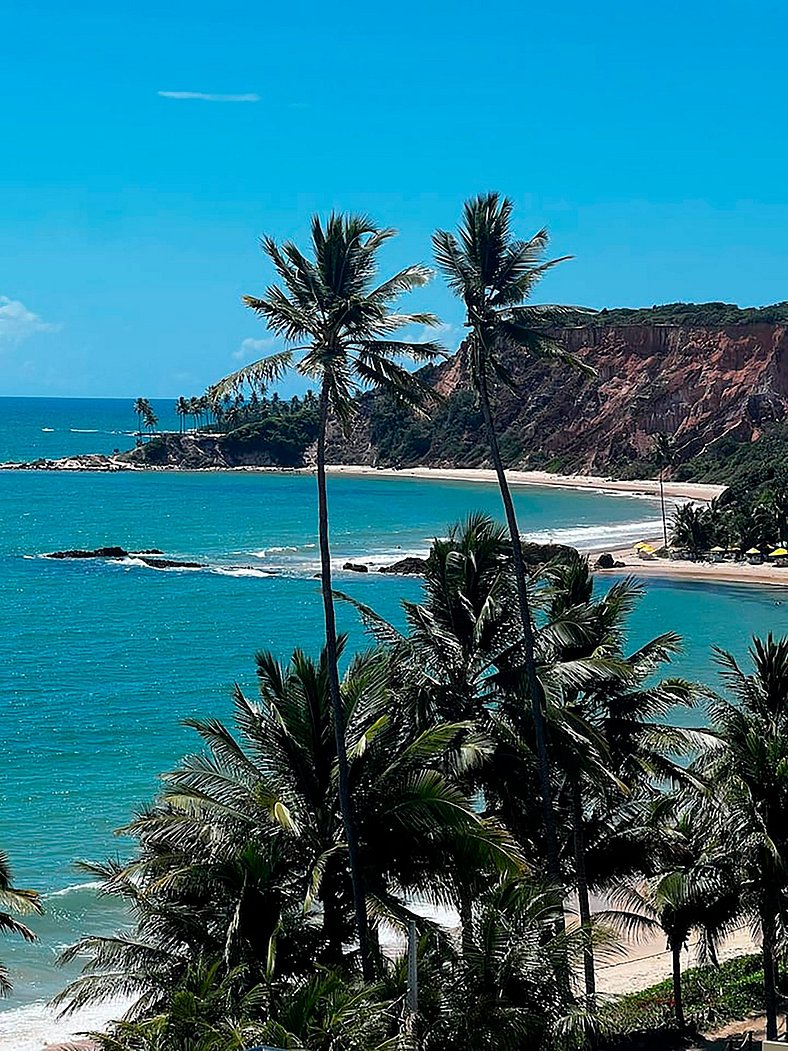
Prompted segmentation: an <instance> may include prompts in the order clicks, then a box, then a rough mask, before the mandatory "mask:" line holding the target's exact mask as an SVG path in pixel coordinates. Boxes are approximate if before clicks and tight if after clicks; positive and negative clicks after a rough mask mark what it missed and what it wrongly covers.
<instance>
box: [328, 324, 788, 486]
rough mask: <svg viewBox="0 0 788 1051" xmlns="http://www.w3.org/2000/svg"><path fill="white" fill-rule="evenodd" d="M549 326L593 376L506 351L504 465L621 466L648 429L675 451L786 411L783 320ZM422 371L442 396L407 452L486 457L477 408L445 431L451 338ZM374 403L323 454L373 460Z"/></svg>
mask: <svg viewBox="0 0 788 1051" xmlns="http://www.w3.org/2000/svg"><path fill="white" fill-rule="evenodd" d="M560 338H561V342H562V343H563V344H564V346H565V347H566V348H567V349H568V350H569V351H571V352H572V353H573V354H575V355H577V357H578V358H580V359H581V360H583V361H584V362H586V363H587V364H589V365H591V366H592V367H593V368H594V369H595V370H596V376H595V377H593V378H587V377H584V376H582V375H579V374H577V373H573V372H572V371H571V369H570V368H569V367H568V366H566V365H563V364H556V365H552V364H548V363H546V362H544V361H534V360H533V359H531V358H528V357H526V356H519V355H514V354H513V355H510V357H509V361H508V365H509V369H510V371H511V372H512V374H513V375H514V377H515V378H516V379H517V381H518V384H519V385H520V393H519V394H518V395H513V394H511V393H509V392H508V391H499V392H498V393H497V395H496V398H497V405H496V416H497V419H498V423H499V429H500V433H501V435H502V447H503V449H504V451H505V453H506V458H507V461H508V463H509V464H510V465H511V466H517V467H529V466H530V467H548V468H552V469H555V470H578V471H584V472H600V473H610V472H616V471H623V470H626V467H627V464H632V463H634V462H637V461H639V460H643V459H644V458H646V457H648V455H649V452H650V449H651V446H652V440H653V435H654V434H655V433H657V432H666V433H668V434H671V435H675V437H676V442H677V445H678V447H679V449H680V451H681V459H682V460H684V459H688V458H689V457H691V456H694V455H696V454H698V453H699V452H702V451H703V450H704V449H706V448H708V446H709V445H710V444H711V443H713V442H715V441H717V440H718V439H719V438H721V437H723V436H724V435H735V436H736V437H737V438H739V439H741V440H743V441H751V440H753V439H757V438H758V437H759V435H760V434H761V433H762V431H763V430H764V429H766V428H768V427H769V425H770V424H772V423H774V422H777V421H780V420H782V419H784V418H786V416H788V327H786V326H783V325H772V324H749V325H731V326H728V327H725V328H686V327H679V326H667V325H666V326H658V325H624V326H619V327H598V328H596V327H590V326H589V327H585V328H578V329H570V330H567V331H565V332H563V333H562V334H561V337H560ZM431 383H432V384H433V385H434V386H435V387H436V389H437V390H438V391H439V392H440V393H441V395H442V396H443V398H444V399H446V400H445V402H444V406H443V407H442V408H441V409H440V410H438V411H437V412H435V413H433V414H432V416H431V419H430V420H429V421H428V422H427V423H426V424H424V423H422V424H420V425H419V427H420V428H421V431H420V433H421V434H422V435H423V436H424V437H423V440H422V441H421V444H420V445H419V446H418V455H417V456H416V457H415V458H416V459H418V460H419V461H420V462H422V463H425V464H429V465H433V466H445V465H447V464H449V463H452V462H453V463H455V464H467V465H478V464H480V463H483V462H485V456H486V453H485V450H484V440H483V435H482V434H481V433H480V432H479V430H478V421H477V420H475V421H473V423H472V425H471V426H470V427H466V428H465V429H464V430H462V429H460V430H459V431H457V432H456V433H453V434H452V433H447V429H448V430H449V431H450V430H451V429H452V428H455V429H456V428H457V415H456V413H455V414H454V415H452V414H451V413H450V412H449V411H448V409H447V406H449V405H450V404H451V402H452V399H458V398H460V397H461V396H462V392H464V391H465V392H467V390H468V387H469V380H468V370H467V363H466V361H465V355H464V353H463V350H462V348H461V349H460V351H459V352H458V354H457V355H455V356H454V357H453V358H452V359H451V360H449V361H447V362H446V363H445V364H443V365H441V366H440V367H439V368H438V369H436V370H434V374H433V375H432V376H431ZM466 400H467V395H466ZM375 404H376V401H375V399H374V398H370V399H367V403H366V411H365V413H364V415H363V418H362V421H361V422H360V424H359V425H358V426H356V427H355V428H354V434H353V436H352V440H351V441H350V442H349V443H348V442H340V441H337V442H335V443H334V445H333V447H332V458H333V459H336V460H343V461H344V462H351V461H356V462H358V461H361V462H367V463H375V462H381V463H382V462H384V460H385V456H384V457H381V456H380V450H379V449H378V448H377V447H376V442H375V440H374V433H375V427H374V417H375V412H376V409H375ZM379 404H380V403H379V402H378V405H379ZM370 423H372V426H370ZM425 427H426V432H425V430H424V429H425ZM408 462H415V461H414V458H413V456H412V455H408V454H407V453H406V454H405V455H404V456H403V457H401V464H402V465H403V466H404V465H406V463H408Z"/></svg>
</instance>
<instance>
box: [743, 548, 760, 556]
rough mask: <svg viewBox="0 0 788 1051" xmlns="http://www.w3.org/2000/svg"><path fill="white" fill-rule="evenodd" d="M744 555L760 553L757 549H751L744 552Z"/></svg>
mask: <svg viewBox="0 0 788 1051" xmlns="http://www.w3.org/2000/svg"><path fill="white" fill-rule="evenodd" d="M745 554H747V555H760V551H759V550H758V548H757V547H751V548H750V550H749V551H746V552H745Z"/></svg>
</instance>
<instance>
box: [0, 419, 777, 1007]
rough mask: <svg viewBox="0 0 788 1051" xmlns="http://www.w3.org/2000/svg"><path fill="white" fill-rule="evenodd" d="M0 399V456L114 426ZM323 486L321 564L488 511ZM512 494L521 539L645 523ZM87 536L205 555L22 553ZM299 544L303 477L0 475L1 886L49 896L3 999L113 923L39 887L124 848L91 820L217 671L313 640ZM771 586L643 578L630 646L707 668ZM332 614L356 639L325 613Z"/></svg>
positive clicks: (472, 499) (357, 590)
mask: <svg viewBox="0 0 788 1051" xmlns="http://www.w3.org/2000/svg"><path fill="white" fill-rule="evenodd" d="M0 410H1V411H2V416H1V417H0V460H2V459H6V458H9V459H10V458H23V457H26V456H33V455H63V454H65V453H69V452H74V451H89V449H90V448H92V449H94V450H98V451H101V450H106V449H107V448H112V447H114V444H115V443H117V441H118V436H117V435H115V434H114V433H113V432H114V431H122V430H123V429H124V427H129V426H133V423H134V421H133V417H132V416H131V413H130V411H129V406H128V403H126V402H117V403H114V402H113V403H96V402H92V403H85V402H80V403H73V402H63V403H58V402H54V401H46V402H39V401H38V400H36V401H31V402H27V403H23V402H22V400H21V399H19V400H18V399H14V400H12V399H2V400H0ZM80 421H82V423H83V424H84V427H80ZM99 424H100V425H101V426H100V427H99V426H98V425H99ZM44 426H46V427H52V428H53V430H52V431H46V432H43V431H41V428H42V427H44ZM84 430H93V431H94V432H96V433H94V434H92V436H91V435H85V434H83V431H84ZM99 432H102V433H99ZM103 432H106V433H103ZM121 437H123V436H121ZM47 442H49V443H50V444H49V446H48V450H49V451H48V452H47V453H46V454H44V453H42V452H41V446H42V444H46V443H47ZM109 442H112V443H113V444H112V445H108V444H106V443H109ZM83 443H86V446H85V447H83ZM75 444H77V445H79V446H80V448H79V449H76V448H75V447H74V446H75ZM121 444H125V440H124V441H122V442H121ZM28 447H29V449H30V451H29V452H26V451H25V450H26V449H27V448H28ZM3 450H4V451H3ZM330 499H331V504H332V522H333V541H334V552H335V556H336V559H337V562H338V563H339V564H340V565H341V563H342V562H343V561H344V560H345V559H347V558H353V559H355V560H360V561H365V560H368V561H371V562H373V563H374V564H377V563H380V562H385V561H389V560H392V559H393V558H396V557H401V555H402V554H404V553H406V552H409V551H421V550H424V549H425V548H426V547H427V544H428V542H429V539H430V538H431V537H433V536H435V535H442V534H444V533H445V531H446V528H447V526H448V524H449V523H451V522H453V521H455V520H456V519H458V518H460V517H462V516H463V515H465V514H467V513H468V512H469V511H471V510H474V509H482V510H486V511H489V512H491V513H493V514H498V513H499V503H498V496H497V491H496V490H495V489H494V488H493V487H489V486H481V485H469V484H460V483H434V482H425V481H413V480H406V479H386V478H375V477H372V478H348V477H340V478H333V479H331V482H330ZM516 499H517V505H518V512H519V514H520V518H521V524H522V527H523V529H524V531H526V532H528V533H529V534H531V535H534V536H538V537H540V538H547V537H549V536H554V537H556V538H558V539H565V540H568V541H570V542H571V541H572V540H576V541H577V542H584V541H585V542H598V543H605V542H606V538H607V539H609V541H610V542H611V543H613V542H614V541H615V542H618V541H621V540H625V541H626V540H627V539H632V540H634V539H636V538H637V537H638V536H640V535H643V534H648V532H649V529H651V531H652V532H653V523H654V522H655V521H656V520H657V519H658V508H657V507H656V505H655V503H654V502H653V501H650V500H641V499H633V498H622V497H615V496H608V495H605V494H589V493H580V492H572V491H558V490H551V489H544V490H541V489H530V488H529V489H528V490H521V491H519V492H518V493H517V496H516ZM105 544H120V545H122V546H124V547H127V548H129V549H139V548H146V547H151V546H154V547H158V548H162V549H164V550H165V551H166V552H167V553H168V554H174V555H180V556H184V557H188V558H193V559H196V560H200V561H205V562H206V563H208V564H209V566H210V568H209V569H206V570H201V571H184V572H166V573H162V572H157V571H155V570H151V569H147V568H144V567H142V566H139V565H135V564H122V563H117V564H107V563H98V562H53V561H48V560H45V559H42V558H40V557H38V556H40V555H41V554H42V553H43V552H46V551H50V550H54V549H60V548H67V547H94V546H99V545H105ZM314 545H315V500H314V481H313V479H312V478H310V477H307V476H300V475H270V474H248V473H240V474H221V473H210V474H163V473H162V474H120V475H108V474H84V473H79V474H65V473H56V474H55V473H46V474H45V473H23V472H0V595H2V618H3V621H2V624H3V630H2V633H0V669H2V670H0V713H1V716H2V735H0V846H2V847H3V849H6V850H7V851H8V852H9V853H10V855H11V859H12V863H13V867H14V869H15V872H16V875H17V880H18V882H19V883H20V884H23V885H31V886H35V887H37V888H39V889H41V890H43V891H45V892H47V893H48V894H49V895H50V896H49V897H48V898H47V907H48V910H49V915H48V916H47V918H46V919H45V920H43V921H40V922H39V923H38V924H37V925H38V927H39V929H40V930H41V933H42V942H41V944H40V945H38V946H33V947H24V946H21V947H20V946H19V945H17V944H15V943H13V942H11V941H10V940H7V941H6V942H5V944H3V946H2V952H0V956H2V958H3V959H5V960H6V962H7V963H8V964H9V965H10V966H11V967H12V968H14V969H15V970H16V973H17V976H18V987H17V992H16V993H15V995H14V997H13V998H12V1000H10V1001H9V1002H8V1003H7V1004H6V1007H12V1008H13V1007H18V1006H19V1005H20V1004H24V1003H25V1002H29V1001H30V1000H34V999H36V998H39V997H41V996H44V995H49V994H50V993H51V992H53V991H54V990H55V989H56V988H58V987H59V985H60V984H62V976H59V975H57V974H55V973H54V972H53V970H52V967H51V959H52V955H53V951H54V946H55V945H56V944H57V943H61V944H62V943H65V942H68V941H69V940H71V939H72V938H73V937H74V936H75V935H77V934H78V933H80V932H84V931H86V930H88V929H90V930H94V929H96V927H97V926H98V927H101V926H105V925H110V924H111V923H112V922H114V921H115V919H116V918H117V917H116V915H115V913H114V912H113V911H112V910H111V909H110V910H109V911H108V910H107V907H106V906H102V907H101V909H100V911H99V912H98V913H97V912H96V911H95V902H94V899H93V895H92V894H90V892H89V891H85V890H71V891H68V892H67V893H65V894H62V893H59V894H58V896H56V897H55V896H52V895H54V894H56V893H58V892H61V891H63V890H64V889H66V888H68V887H69V886H73V885H74V884H78V883H79V882H80V881H81V880H82V879H84V877H81V876H80V875H79V873H77V872H76V871H75V870H74V868H73V867H72V866H73V861H74V860H75V859H76V858H78V857H88V858H100V857H103V856H106V855H107V854H110V853H113V852H115V851H117V850H123V849H124V844H123V843H122V842H118V841H117V840H113V838H112V830H113V829H115V828H116V827H118V826H119V825H121V824H123V823H124V822H125V821H126V820H127V819H128V818H129V816H130V814H131V813H132V811H133V809H134V807H135V806H136V805H139V804H141V803H143V802H144V801H145V800H147V799H149V798H150V797H151V795H152V794H153V793H154V792H155V790H156V778H157V775H158V774H159V773H160V772H161V771H163V770H165V769H168V768H169V767H171V766H172V764H173V763H175V762H176V761H177V759H178V757H179V756H180V755H181V754H183V752H184V751H186V750H187V749H189V748H190V747H193V746H194V744H195V739H194V735H192V734H190V733H189V732H187V731H186V730H184V729H183V727H182V726H181V725H180V720H181V719H182V718H184V717H185V716H188V715H194V714H208V713H210V714H212V715H218V716H222V717H227V716H229V713H230V703H229V692H230V689H231V686H232V683H233V682H234V681H236V680H239V681H240V682H241V683H243V684H245V685H247V686H251V681H252V678H253V653H254V651H255V650H256V649H259V648H271V649H273V650H274V651H275V652H276V653H277V654H279V655H280V656H286V655H287V653H288V652H289V651H290V650H291V649H292V648H293V647H294V646H295V645H300V646H303V647H305V648H306V649H308V650H316V649H317V648H318V646H319V645H320V637H321V630H322V620H321V606H320V599H319V593H318V591H317V585H316V581H315V580H314V579H313V578H312V574H313V573H314V570H315V567H316V560H317V555H316V549H315V546H314ZM338 586H339V587H341V588H342V589H344V590H346V591H348V592H350V593H351V594H353V595H355V596H357V597H358V598H360V599H362V600H363V601H364V602H366V603H368V604H370V605H372V606H374V607H375V608H377V609H378V610H379V611H380V612H381V613H383V614H384V615H386V616H388V617H392V618H397V617H398V615H399V613H398V608H399V603H400V601H401V599H402V598H404V597H407V598H415V597H417V596H418V594H419V584H418V582H417V581H415V580H412V579H404V578H398V577H386V576H382V575H379V574H377V573H374V572H371V573H369V574H367V575H357V574H349V573H347V574H340V576H339V578H338ZM783 600H788V595H786V594H785V593H781V592H777V591H773V590H767V589H763V590H758V589H748V588H735V587H721V588H713V587H709V586H706V585H700V584H691V583H682V584H667V583H664V582H657V581H652V582H651V583H650V584H649V590H648V593H647V595H646V597H645V599H644V600H643V603H642V604H641V607H640V608H639V609H638V611H637V613H636V614H635V616H634V617H633V621H632V627H633V644H636V643H637V642H638V641H639V640H642V639H643V638H645V637H647V636H649V635H653V634H656V633H657V632H659V631H662V630H666V629H668V628H671V629H675V630H677V631H679V632H680V633H681V634H683V635H684V637H685V644H686V649H685V653H684V655H683V656H682V658H681V659H680V661H679V662H678V663H677V670H678V671H680V672H681V673H683V674H686V675H689V676H692V677H698V678H706V679H708V678H709V677H710V676H712V675H713V672H712V670H711V668H710V659H709V652H710V647H711V646H712V645H713V644H718V645H722V646H725V647H728V648H731V649H733V650H734V651H735V652H737V653H739V654H741V653H743V651H744V650H745V649H746V645H747V638H748V636H749V635H750V634H752V633H753V632H757V633H765V632H766V631H767V630H773V631H775V632H784V631H786V630H788V612H787V611H788V601H786V604H785V605H784V606H778V605H776V602H778V601H783ZM339 620H340V626H341V627H342V628H344V629H346V630H349V631H350V633H351V638H352V641H353V643H354V644H355V645H362V644H363V635H362V632H361V630H360V628H359V626H358V624H357V622H356V620H355V617H354V616H353V615H352V613H351V612H350V611H349V610H348V609H347V608H344V607H340V609H339Z"/></svg>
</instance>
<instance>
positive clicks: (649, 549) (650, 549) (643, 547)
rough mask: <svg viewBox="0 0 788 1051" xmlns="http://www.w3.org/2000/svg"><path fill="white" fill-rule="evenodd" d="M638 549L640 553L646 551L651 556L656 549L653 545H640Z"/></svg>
mask: <svg viewBox="0 0 788 1051" xmlns="http://www.w3.org/2000/svg"><path fill="white" fill-rule="evenodd" d="M637 549H638V551H646V552H648V553H649V554H651V553H652V552H653V551H654V548H653V547H652V546H651V544H638V546H637Z"/></svg>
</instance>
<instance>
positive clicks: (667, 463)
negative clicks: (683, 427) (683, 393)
mask: <svg viewBox="0 0 788 1051" xmlns="http://www.w3.org/2000/svg"><path fill="white" fill-rule="evenodd" d="M653 452H654V458H655V460H656V461H657V465H658V466H659V501H660V506H661V508H662V539H663V540H664V542H665V547H667V546H668V519H667V515H666V514H665V471H666V470H667V469H668V468H669V467H674V466H675V464H676V457H677V449H676V439H675V437H674V436H673V435H670V434H666V433H665V432H660V433H658V434H655V435H654V442H653Z"/></svg>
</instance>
